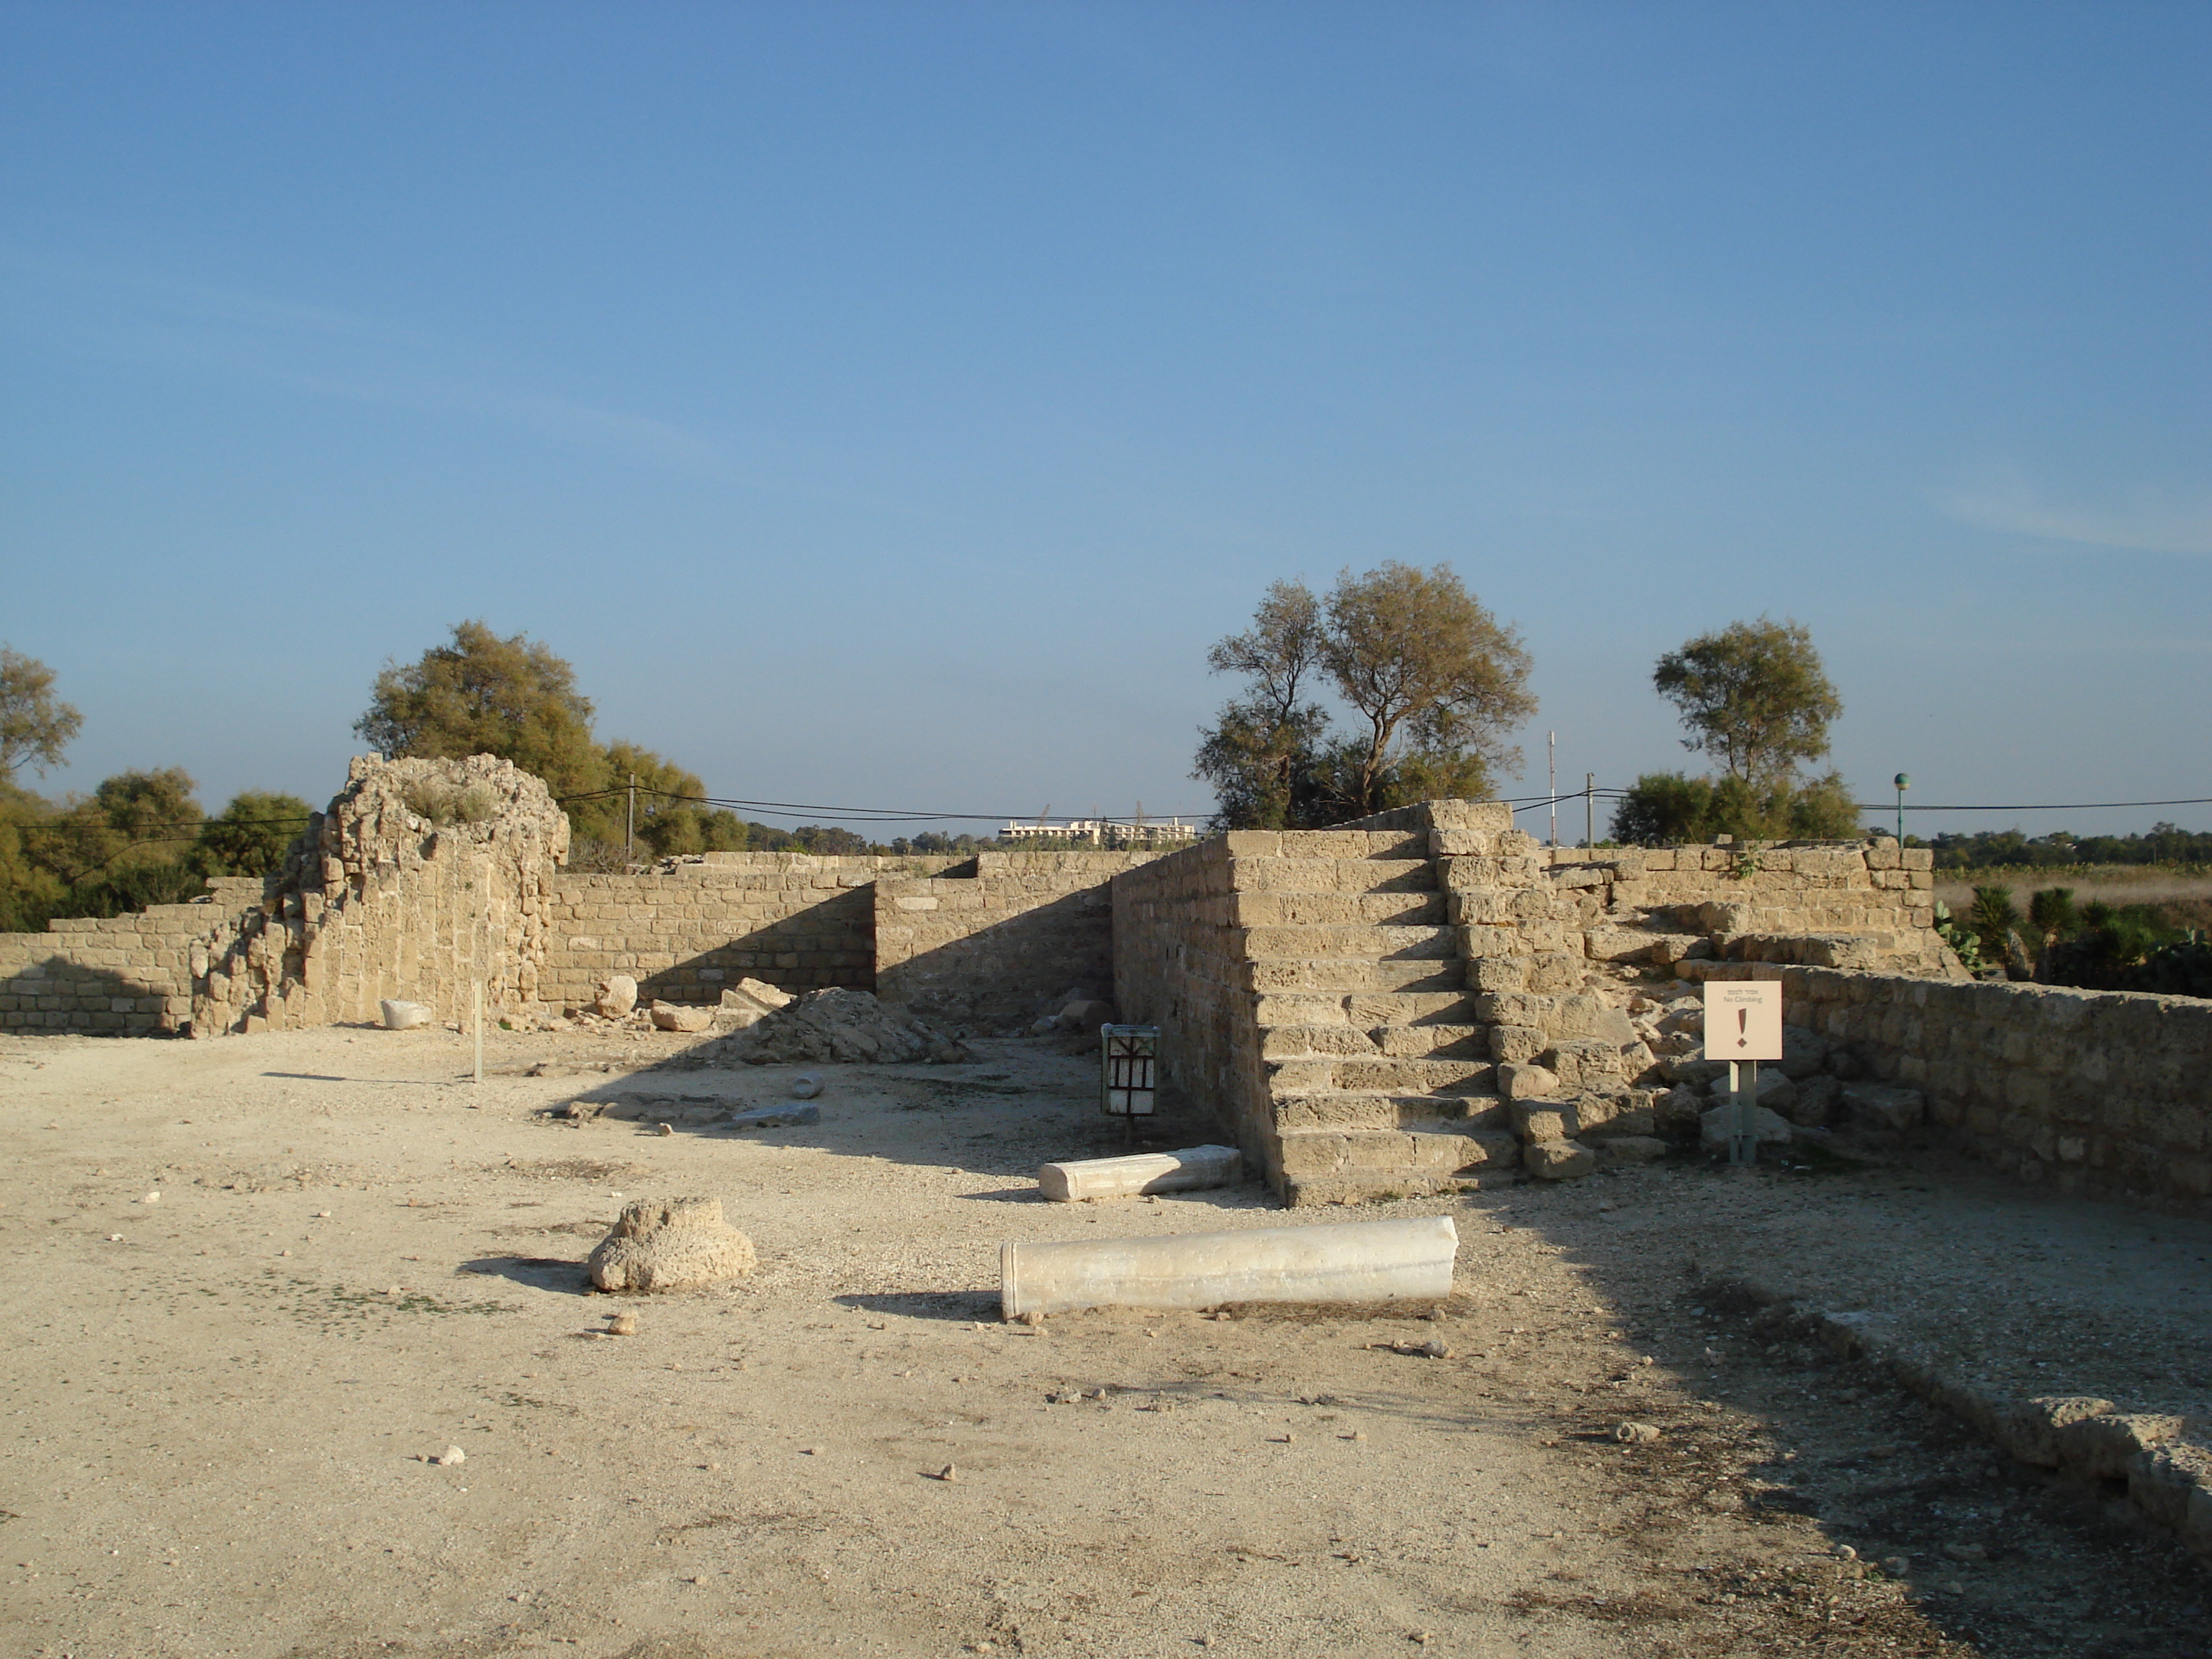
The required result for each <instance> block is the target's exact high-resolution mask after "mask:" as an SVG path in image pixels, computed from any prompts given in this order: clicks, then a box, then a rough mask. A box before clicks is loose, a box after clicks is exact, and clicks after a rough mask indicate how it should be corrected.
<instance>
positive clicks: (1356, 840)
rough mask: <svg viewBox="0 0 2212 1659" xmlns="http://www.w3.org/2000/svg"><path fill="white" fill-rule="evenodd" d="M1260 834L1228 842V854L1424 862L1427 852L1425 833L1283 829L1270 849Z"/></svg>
mask: <svg viewBox="0 0 2212 1659" xmlns="http://www.w3.org/2000/svg"><path fill="white" fill-rule="evenodd" d="M1265 833H1267V832H1264V831H1263V832H1260V834H1265ZM1260 834H1255V833H1254V832H1252V831H1249V830H1247V831H1245V832H1244V833H1243V835H1241V836H1238V837H1237V839H1236V840H1234V841H1232V842H1230V846H1229V851H1230V855H1231V857H1232V858H1243V857H1247V856H1259V857H1270V856H1272V857H1275V858H1289V859H1425V858H1427V857H1428V856H1429V852H1430V848H1429V836H1428V832H1427V831H1426V830H1412V831H1408V830H1403V829H1283V830H1279V831H1276V832H1274V844H1273V845H1272V846H1263V845H1261V844H1260Z"/></svg>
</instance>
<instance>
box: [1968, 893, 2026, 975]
mask: <svg viewBox="0 0 2212 1659" xmlns="http://www.w3.org/2000/svg"><path fill="white" fill-rule="evenodd" d="M1966 926H1967V927H1970V928H1972V930H1973V933H1974V936H1975V937H1976V938H1977V939H1980V940H1981V942H1982V953H1983V954H1984V956H1988V957H1994V958H1995V959H1996V960H1998V961H2002V960H2003V959H2004V954H2005V938H2006V935H2008V933H2011V932H2012V931H2013V929H2014V928H2015V927H2019V926H2020V910H2019V908H2017V907H2016V906H2015V904H2014V903H2013V900H2012V889H2011V888H2009V887H2006V886H2003V885H2002V884H1998V883H1995V882H1991V883H1989V884H1985V885H1983V886H1980V887H1977V888H1975V889H1974V902H1972V904H1970V905H1968V906H1967V907H1966Z"/></svg>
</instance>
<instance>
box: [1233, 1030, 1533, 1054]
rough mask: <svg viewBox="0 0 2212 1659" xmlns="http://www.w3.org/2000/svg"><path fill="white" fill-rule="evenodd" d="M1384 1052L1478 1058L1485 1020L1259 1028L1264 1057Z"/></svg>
mask: <svg viewBox="0 0 2212 1659" xmlns="http://www.w3.org/2000/svg"><path fill="white" fill-rule="evenodd" d="M1329 1054H1339V1055H1344V1054H1349V1055H1353V1056H1358V1057H1370V1058H1371V1057H1374V1056H1377V1055H1380V1056H1383V1057H1386V1058H1389V1059H1395V1060H1444V1059H1462V1060H1489V1059H1490V1058H1491V1053H1490V1027H1488V1026H1487V1025H1378V1026H1376V1027H1375V1028H1374V1029H1373V1030H1365V1031H1363V1030H1360V1029H1359V1028H1358V1026H1357V1025H1352V1024H1334V1025H1330V1024H1315V1025H1266V1026H1262V1027H1261V1031H1260V1057H1261V1059H1262V1060H1303V1059H1310V1058H1314V1057H1317V1056H1322V1055H1329Z"/></svg>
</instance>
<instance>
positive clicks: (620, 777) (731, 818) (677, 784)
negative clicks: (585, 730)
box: [570, 738, 746, 858]
mask: <svg viewBox="0 0 2212 1659" xmlns="http://www.w3.org/2000/svg"><path fill="white" fill-rule="evenodd" d="M633 776H635V778H636V779H637V835H636V844H637V847H638V848H639V850H640V852H641V854H644V855H647V856H651V857H655V858H666V857H668V856H670V855H671V854H677V853H711V852H723V851H734V850H738V849H742V848H744V845H745V839H746V837H745V826H744V821H743V820H742V819H740V818H739V817H738V816H737V814H736V813H734V812H725V811H715V810H714V809H713V808H711V807H708V806H707V805H704V804H703V802H702V800H701V799H700V797H702V796H703V795H704V794H705V793H707V787H706V785H704V784H702V783H701V782H700V781H699V778H698V775H697V774H696V773H693V772H687V771H685V770H684V769H683V768H682V767H680V766H678V765H677V764H676V763H675V762H673V761H671V760H668V759H665V758H664V757H661V756H659V755H656V754H655V753H653V750H650V749H641V748H640V747H639V746H638V745H637V744H634V743H630V742H628V741H626V740H624V739H623V738H617V739H616V740H615V741H614V742H613V743H611V744H608V745H607V787H608V788H609V789H610V790H611V791H612V792H613V793H610V794H606V795H603V796H601V797H600V798H599V799H597V800H594V801H586V802H584V803H582V804H581V806H580V809H579V810H572V811H571V814H570V816H571V817H572V818H573V820H574V823H575V827H576V831H577V833H578V834H579V835H582V836H591V837H592V838H593V839H595V840H598V841H602V842H606V843H607V844H608V845H609V846H611V847H614V848H620V847H621V846H622V844H623V837H624V836H625V834H626V833H627V831H628V829H629V781H630V779H631V778H632V777H633Z"/></svg>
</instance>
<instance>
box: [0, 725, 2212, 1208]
mask: <svg viewBox="0 0 2212 1659" xmlns="http://www.w3.org/2000/svg"><path fill="white" fill-rule="evenodd" d="M567 833H568V831H567V822H566V819H565V818H564V817H563V816H562V813H561V811H559V809H558V808H557V807H556V805H554V803H553V802H552V800H551V799H550V797H549V796H548V795H547V793H546V792H545V790H544V786H543V785H542V784H541V783H539V782H538V780H537V779H535V778H532V777H531V776H529V775H527V774H525V773H521V772H519V771H517V770H516V769H514V768H513V767H512V766H509V765H507V763H504V762H500V761H495V760H493V759H491V758H490V757H483V756H479V757H475V758H473V759H471V760H469V761H466V762H439V761H398V762H389V763H386V762H374V761H356V762H355V763H354V765H353V768H352V771H351V774H350V776H349V781H348V784H347V787H346V789H345V791H344V792H343V793H341V794H340V795H339V796H338V798H337V799H336V800H334V801H332V802H331V806H330V808H329V810H328V811H326V812H325V813H324V814H322V815H320V816H319V817H318V818H317V819H316V820H315V822H314V823H313V825H312V827H311V828H310V830H309V832H308V834H307V836H305V837H303V838H302V840H301V842H299V843H297V844H296V845H295V848H293V849H292V852H291V853H290V854H289V855H288V858H287V861H286V864H285V866H284V869H283V872H281V873H280V874H279V875H278V876H276V877H275V878H271V879H270V881H269V882H267V883H266V884H263V883H258V882H225V883H220V884H214V885H215V888H216V890H214V891H212V892H211V893H210V897H209V900H208V901H207V902H204V903H199V904H189V905H164V906H159V907H155V908H154V909H151V910H149V911H148V912H146V913H145V914H143V915H136V916H127V917H121V918H118V919H116V920H114V921H57V922H55V923H54V924H52V926H51V927H50V928H49V930H48V931H47V932H46V933H39V934H17V935H9V936H4V937H0V1029H7V1030H86V1031H115V1032H151V1031H155V1030H190V1031H191V1032H192V1033H193V1034H195V1035H199V1036H212V1035H216V1034H220V1033H225V1032H233V1031H251V1030H264V1029H272V1028H278V1027H284V1026H292V1025H303V1024H325V1023H329V1022H332V1021H339V1020H368V1019H371V1018H374V1011H375V1007H376V1004H377V1002H378V1000H380V999H381V998H386V997H390V998H397V999H405V1000H413V1001H419V1002H423V1003H427V1004H428V1005H429V1006H431V1007H432V1009H433V1010H434V1011H435V1013H436V1014H437V1016H438V1017H439V1018H442V1019H446V1020H459V1019H462V1018H465V1017H466V1016H467V1014H468V1012H469V1009H470V1002H471V985H472V984H474V983H481V984H482V985H483V987H484V995H485V1004H486V1008H487V1012H488V1015H489V1017H491V1018H498V1017H500V1016H501V1015H503V1014H507V1015H525V1016H527V1015H532V1014H536V1013H546V1014H557V1013H559V1012H561V1010H562V1008H564V1007H567V1006H580V1005H582V1004H585V1003H587V1002H588V1001H590V1000H591V998H592V994H593V991H594V989H595V987H597V985H598V983H599V981H600V980H601V979H602V978H604V977H605V976H606V975H610V974H617V973H620V974H629V975H633V976H635V978H636V979H637V980H638V981H639V983H640V986H641V995H642V997H643V998H644V999H646V1000H659V1001H663V1002H667V1003H675V1004H692V1005H706V1006H712V1005H714V1004H716V1003H718V1002H719V1000H720V997H721V994H722V992H723V991H724V990H725V989H726V988H727V987H732V986H734V985H735V984H736V983H737V982H738V981H740V980H742V979H744V978H747V977H751V978H757V979H763V980H766V981H769V982H770V983H772V984H775V985H777V986H780V987H782V988H784V989H785V990H787V991H803V990H808V989H812V988H817V987H824V986H843V987H851V988H854V989H865V990H872V991H874V992H876V993H877V994H879V995H880V996H881V997H882V998H883V999H884V1000H885V1001H887V1002H890V1003H894V1004H898V1005H903V1006H906V1007H908V1009H909V1010H910V1011H912V1012H915V1013H919V1014H922V1015H924V1016H926V1017H927V1018H931V1019H933V1020H935V1021H938V1022H939V1023H941V1024H946V1025H950V1026H954V1027H960V1028H965V1029H966V1030H971V1031H976V1032H990V1031H997V1030H1008V1029H1014V1028H1017V1027H1019V1026H1021V1025H1023V1024H1025V1023H1026V1021H1027V1019H1028V1018H1029V1017H1030V1015H1031V1014H1033V1013H1034V1012H1035V1011H1036V1008H1037V1006H1039V1004H1040V1003H1041V1002H1043V1001H1048V1000H1050V999H1052V998H1054V997H1055V996H1058V995H1060V994H1064V993H1066V991H1068V990H1070V989H1073V988H1076V987H1083V988H1085V989H1086V990H1088V991H1091V992H1092V993H1094V994H1104V993H1106V992H1107V991H1108V988H1109V987H1111V994H1112V996H1113V998H1114V1000H1115V1001H1116V1002H1117V1003H1118V1005H1119V1006H1120V1009H1121V1016H1122V1018H1125V1019H1128V1020H1132V1021H1138V1022H1144V1023H1151V1024H1158V1025H1159V1026H1160V1027H1161V1028H1162V1033H1163V1038H1162V1040H1163V1053H1164V1071H1165V1080H1166V1083H1167V1085H1168V1086H1169V1087H1170V1089H1171V1090H1173V1091H1179V1092H1180V1093H1181V1094H1182V1097H1184V1098H1185V1099H1186V1100H1187V1101H1188V1103H1190V1104H1192V1105H1194V1106H1196V1107H1198V1108H1200V1109H1206V1110H1209V1111H1211V1112H1212V1113H1213V1114H1214V1115H1216V1116H1218V1118H1219V1119H1220V1120H1221V1121H1222V1122H1223V1124H1224V1125H1225V1127H1227V1128H1228V1129H1229V1130H1230V1131H1231V1133H1233V1134H1234V1136H1235V1138H1236V1139H1237V1142H1238V1143H1239V1145H1240V1146H1242V1147H1243V1149H1244V1152H1245V1153H1246V1155H1247V1157H1248V1158H1249V1160H1250V1163H1251V1166H1252V1167H1254V1168H1255V1169H1257V1170H1263V1171H1264V1172H1265V1174H1266V1176H1267V1180H1268V1181H1269V1182H1270V1183H1271V1184H1273V1186H1274V1187H1275V1188H1276V1189H1277V1191H1278V1192H1279V1193H1280V1194H1282V1196H1283V1197H1284V1198H1285V1200H1288V1201H1290V1202H1292V1203H1316V1202H1326V1201H1330V1200H1355V1199H1359V1198H1364V1197H1370V1196H1373V1195H1376V1194H1383V1193H1391V1192H1396V1193H1411V1192H1421V1191H1431V1190H1436V1189H1437V1188H1445V1187H1449V1186H1454V1185H1460V1184H1465V1183H1468V1182H1481V1181H1483V1180H1485V1179H1489V1178H1494V1177H1497V1176H1501V1175H1505V1174H1509V1173H1510V1174H1512V1175H1514V1176H1515V1177H1516V1178H1517V1177H1518V1174H1519V1172H1521V1171H1522V1170H1529V1171H1533V1172H1535V1173H1538V1174H1546V1173H1551V1174H1560V1173H1572V1172H1574V1171H1575V1170H1579V1169H1582V1168H1587V1167H1589V1166H1590V1164H1591V1163H1592V1162H1593V1161H1595V1159H1597V1158H1606V1157H1615V1158H1620V1157H1627V1156H1631V1155H1633V1154H1634V1151H1635V1148H1636V1147H1637V1146H1638V1145H1639V1144H1641V1145H1644V1146H1656V1142H1652V1141H1650V1140H1649V1139H1648V1137H1649V1136H1650V1133H1651V1131H1652V1129H1653V1128H1654V1127H1656V1120H1657V1119H1658V1118H1660V1117H1663V1116H1664V1115H1665V1108H1666V1103H1665V1101H1663V1100H1662V1091H1666V1090H1667V1088H1668V1085H1669V1084H1670V1083H1675V1082H1678V1081H1680V1077H1681V1074H1682V1067H1681V1066H1680V1065H1679V1064H1678V1063H1677V1060H1675V1059H1673V1058H1669V1057H1668V1056H1664V1055H1662V1054H1656V1053H1655V1052H1654V1051H1653V1049H1652V1048H1650V1047H1647V1046H1646V1039H1647V1038H1649V1039H1650V1040H1651V1041H1658V1039H1657V1038H1656V1036H1652V1031H1653V1027H1652V1026H1651V1025H1650V1023H1649V1021H1648V1020H1647V1021H1646V1022H1645V1023H1644V1024H1642V1025H1638V1024H1632V1021H1631V1020H1630V1018H1629V1017H1628V1016H1627V1014H1626V1013H1625V1012H1623V1005H1624V1001H1625V1000H1626V994H1627V993H1628V992H1631V991H1632V988H1633V987H1632V981H1636V980H1637V979H1638V976H1642V977H1643V978H1644V980H1646V981H1655V982H1656V981H1664V982H1666V983H1669V984H1672V983H1674V981H1684V980H1688V981H1694V980H1698V979H1702V978H1706V977H1711V976H1715V975H1758V976H1761V977H1781V978H1783V979H1784V982H1785V984H1786V985H1787V986H1788V987H1790V989H1789V991H1788V994H1787V1000H1788V1006H1790V1009H1791V1010H1792V1014H1791V1018H1796V1019H1799V1020H1800V1021H1801V1023H1802V1026H1803V1027H1804V1028H1805V1029H1806V1030H1810V1031H1813V1032H1815V1033H1817V1034H1819V1035H1820V1036H1821V1037H1823V1038H1825V1039H1826V1040H1828V1041H1830V1042H1840V1043H1844V1044H1848V1045H1849V1046H1850V1048H1851V1049H1852V1051H1853V1054H1854V1056H1855V1060H1854V1063H1855V1064H1863V1066H1865V1067H1866V1068H1868V1069H1869V1070H1870V1071H1871V1072H1872V1073H1874V1074H1875V1076H1876V1077H1877V1078H1879V1079H1883V1080H1884V1081H1885V1082H1886V1083H1888V1084H1891V1085H1896V1087H1897V1088H1899V1089H1902V1090H1904V1091H1911V1096H1912V1098H1913V1100H1914V1101H1915V1102H1916V1103H1920V1104H1916V1105H1915V1107H1914V1110H1915V1111H1920V1110H1923V1107H1924V1114H1925V1120H1926V1121H1929V1122H1930V1123H1932V1124H1933V1125H1934V1126H1936V1127H1938V1128H1940V1129H1942V1130H1944V1131H1947V1132H1948V1133H1952V1134H1954V1136H1956V1137H1957V1138H1958V1139H1960V1141H1961V1142H1962V1143H1963V1144H1965V1145H1966V1146H1971V1147H1972V1148H1974V1149H1976V1150H1978V1151H1979V1152H1982V1153H1984V1155H1986V1156H1988V1157H1989V1158H1991V1159H1992V1160H1994V1161H1996V1162H1997V1163H1999V1164H2002V1165H2003V1166H2004V1167H2006V1168H2008V1169H2010V1170H2014V1171H2015V1172H2016V1173H2018V1174H2020V1175H2021V1176H2025V1177H2027V1178H2029V1179H2039V1180H2045V1181H2048V1182H2051V1183H2053V1184H2055V1185H2057V1186H2060V1187H2063V1188H2068V1189H2078V1190H2081V1191H2090V1192H2107V1193H2112V1194H2124V1195H2129V1196H2133V1197H2137V1198H2147V1199H2149V1200H2153V1201H2156V1202H2160V1203H2164V1204H2167V1205H2172V1206H2182V1207H2193V1208H2200V1209H2201V1208H2203V1207H2205V1206H2207V1205H2208V1203H2212V1104H2208V1102H2207V1099H2206V1097H2205V1094H2204V1091H2203V1085H2202V1082H2201V1079H2202V1078H2203V1076H2204V1075H2206V1073H2207V1069H2208V1066H2212V1004H2207V1003H2202V1002H2195V1001H2191V1000H2188V999H2181V998H2160V997H2148V996H2139V995H2132V994H2118V993H2113V994H2091V993H2080V992H2064V991H2055V990H2051V989H2050V988H2048V987H2033V986H2015V985H2007V984H1992V983H1973V982H1957V981H1963V975H1961V974H1960V969H1959V968H1958V966H1957V963H1956V961H1955V959H1954V958H1953V957H1951V956H1950V954H1949V953H1948V951H1947V950H1946V949H1945V948H1944V946H1943V945H1942V942H1941V940H1940V939H1937V938H1936V935H1935V934H1934V933H1932V932H1931V931H1930V924H1931V922H1932V921H1933V909H1932V888H1933V873H1932V871H1931V870H1930V867H1929V866H1930V862H1931V860H1930V858H1929V854H1927V853H1925V852H1915V851H1907V850H1904V849H1900V848H1899V847H1898V846H1897V845H1896V844H1895V843H1894V842H1888V841H1886V840H1880V839H1877V840H1874V841H1871V842H1820V843H1784V844H1779V845H1772V846H1741V847H1735V846H1715V847H1691V848H1664V849H1656V850H1641V851H1639V850H1637V849H1619V850H1613V849H1599V850H1597V851H1595V852H1589V851H1574V850H1568V849H1555V848H1544V847H1542V846H1541V845H1539V844H1538V843H1537V842H1535V841H1534V839H1532V838H1531V837H1529V836H1526V835H1524V834H1522V833H1521V832H1520V831H1518V830H1516V829H1514V827H1513V823H1512V817H1511V814H1510V811H1508V810H1507V809H1506V808H1505V807H1504V806H1503V805H1497V804H1495V803H1476V802H1465V801H1437V802H1429V803H1425V804H1424V805H1419V806H1415V807H1409V808H1406V809H1403V810H1401V811H1395V812H1390V813H1386V814H1383V815H1381V816H1379V817H1374V818H1370V819H1366V820H1364V821H1362V822H1361V823H1357V824H1352V825H1347V826H1344V827H1342V828H1340V829H1328V830H1291V831H1281V832H1275V831H1244V832H1237V833H1234V834H1231V835H1228V836H1218V837H1215V838H1213V839H1211V840H1208V841H1206V842H1200V843H1199V844H1197V845H1195V846H1192V847H1188V848H1182V849H1181V850H1178V851H1176V852H1173V853H1170V854H1153V853H1100V852H1085V853H1018V852H1016V853H1002V852H991V853H984V854H979V855H975V856H972V857H969V858H966V859H914V858H907V859H890V858H815V857H811V856H808V855H806V854H744V853H723V854H708V855H706V856H704V857H702V858H696V859H689V860H670V861H667V862H665V863H664V864H663V865H662V866H659V867H658V868H656V869H655V870H653V871H651V872H645V873H639V874H629V875H599V874H586V873H583V872H573V871H566V870H562V869H561V868H560V867H559V866H560V863H561V861H562V858H563V857H564V855H565V853H566V849H567ZM1662 1046H1663V1044H1662ZM1676 1094H1677V1096H1679V1095H1680V1090H1677V1091H1676ZM1677 1104H1678V1106H1679V1104H1680V1103H1679V1101H1678V1102H1677ZM1690 1104H1691V1105H1692V1106H1694V1105H1695V1104H1696V1102H1695V1101H1694V1100H1692V1102H1690ZM1677 1116H1678V1119H1679V1112H1678V1114H1677ZM1916 1121H1917V1120H1916Z"/></svg>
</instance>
